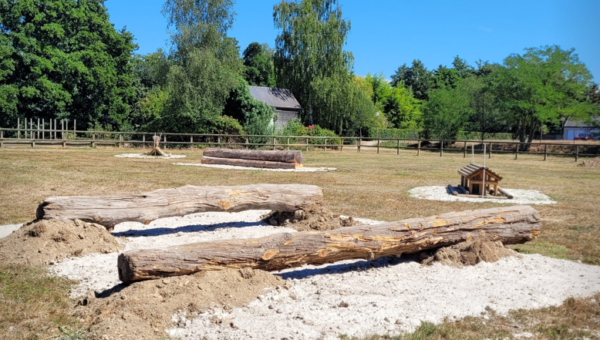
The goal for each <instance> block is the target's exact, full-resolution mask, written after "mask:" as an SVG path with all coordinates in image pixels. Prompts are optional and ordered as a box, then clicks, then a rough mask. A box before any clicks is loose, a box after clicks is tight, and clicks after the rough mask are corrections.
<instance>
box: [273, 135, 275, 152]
mask: <svg viewBox="0 0 600 340" xmlns="http://www.w3.org/2000/svg"><path fill="white" fill-rule="evenodd" d="M273 150H275V137H273Z"/></svg>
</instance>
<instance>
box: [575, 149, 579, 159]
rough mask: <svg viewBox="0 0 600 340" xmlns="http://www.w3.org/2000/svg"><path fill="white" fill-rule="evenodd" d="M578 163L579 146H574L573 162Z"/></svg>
mask: <svg viewBox="0 0 600 340" xmlns="http://www.w3.org/2000/svg"><path fill="white" fill-rule="evenodd" d="M577 161H579V145H575V162H577Z"/></svg>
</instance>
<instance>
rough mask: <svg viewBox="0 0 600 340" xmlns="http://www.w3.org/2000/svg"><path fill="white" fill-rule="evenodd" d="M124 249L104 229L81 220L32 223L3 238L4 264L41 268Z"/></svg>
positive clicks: (0, 253)
mask: <svg viewBox="0 0 600 340" xmlns="http://www.w3.org/2000/svg"><path fill="white" fill-rule="evenodd" d="M121 248H122V245H121V244H120V243H119V241H118V240H117V239H116V238H115V237H114V236H113V235H112V234H111V233H109V232H108V231H107V230H106V229H105V228H104V227H102V226H100V225H97V224H94V223H85V222H82V221H79V220H76V221H74V222H62V221H56V220H48V221H45V220H44V221H38V222H32V223H29V224H26V225H24V226H22V227H21V228H20V229H18V230H15V231H14V232H13V233H12V234H10V235H8V236H7V237H5V238H3V239H0V263H2V264H8V263H25V264H29V265H40V264H47V263H53V262H54V261H57V260H60V259H63V258H65V257H70V256H85V255H88V254H91V253H105V254H106V253H112V252H117V251H119V249H121Z"/></svg>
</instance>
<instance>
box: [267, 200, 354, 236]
mask: <svg viewBox="0 0 600 340" xmlns="http://www.w3.org/2000/svg"><path fill="white" fill-rule="evenodd" d="M262 218H263V220H264V221H265V222H267V223H268V224H270V225H273V226H283V227H290V228H294V229H296V230H298V231H309V230H333V229H338V228H341V227H349V226H352V225H354V224H355V221H354V218H352V216H350V217H348V218H342V217H340V215H336V214H334V213H332V212H331V211H329V209H327V208H325V207H323V206H322V205H320V204H317V203H311V204H309V205H307V206H305V207H303V208H302V210H297V211H295V212H293V213H292V212H280V211H274V212H271V213H270V214H267V215H265V216H263V217H262Z"/></svg>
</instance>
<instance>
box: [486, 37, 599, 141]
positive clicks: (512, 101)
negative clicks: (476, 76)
mask: <svg viewBox="0 0 600 340" xmlns="http://www.w3.org/2000/svg"><path fill="white" fill-rule="evenodd" d="M525 51H526V52H525V53H524V54H523V55H519V54H512V55H510V56H509V57H508V58H506V59H505V60H504V66H505V67H503V68H500V69H499V70H498V72H495V73H496V74H497V79H496V82H497V84H498V85H497V95H498V96H499V97H500V101H499V103H500V105H501V109H502V111H503V112H505V113H506V114H507V117H506V119H507V121H509V122H510V123H511V124H512V125H513V126H514V131H516V133H517V135H518V137H519V140H520V141H521V142H527V143H531V141H532V140H533V138H534V136H535V135H536V133H539V131H540V128H541V127H542V125H543V124H560V122H564V121H566V120H568V119H575V120H584V121H591V119H592V117H593V116H595V115H599V114H600V109H599V108H598V106H597V105H595V104H594V103H593V102H592V101H591V100H590V98H589V96H588V88H589V86H590V85H591V79H592V76H591V74H590V72H589V71H588V70H587V68H586V66H585V64H583V63H582V62H580V61H579V57H578V56H577V54H575V51H574V50H573V49H570V50H562V49H561V48H560V47H558V46H546V47H542V48H528V49H526V50H525ZM528 147H529V144H527V145H525V146H524V148H525V149H528Z"/></svg>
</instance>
